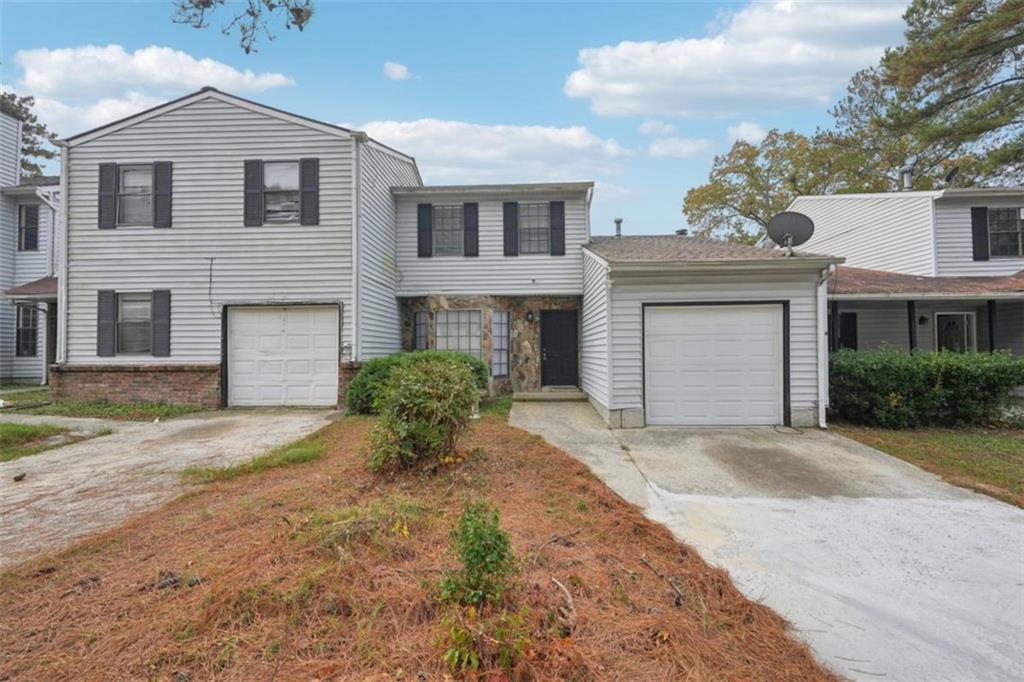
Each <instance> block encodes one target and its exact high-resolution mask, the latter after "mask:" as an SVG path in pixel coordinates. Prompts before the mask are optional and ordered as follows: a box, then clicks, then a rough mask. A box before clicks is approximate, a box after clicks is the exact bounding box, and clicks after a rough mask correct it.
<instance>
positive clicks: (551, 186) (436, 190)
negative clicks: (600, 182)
mask: <svg viewBox="0 0 1024 682" xmlns="http://www.w3.org/2000/svg"><path fill="white" fill-rule="evenodd" d="M593 187H594V183H593V182H589V181H588V182H530V183H509V184H504V185H421V186H419V187H392V188H391V193H392V194H395V195H403V194H460V195H461V194H535V193H546V192H561V193H572V194H577V193H579V194H582V193H583V192H586V191H588V190H590V189H592V188H593Z"/></svg>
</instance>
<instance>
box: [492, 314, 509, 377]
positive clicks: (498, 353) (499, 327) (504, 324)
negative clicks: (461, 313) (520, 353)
mask: <svg viewBox="0 0 1024 682" xmlns="http://www.w3.org/2000/svg"><path fill="white" fill-rule="evenodd" d="M508 323H509V313H508V311H507V310H495V311H494V312H493V313H491V376H494V377H507V376H508V348H509V324H508Z"/></svg>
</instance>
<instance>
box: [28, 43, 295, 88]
mask: <svg viewBox="0 0 1024 682" xmlns="http://www.w3.org/2000/svg"><path fill="white" fill-rule="evenodd" d="M14 62H15V64H17V65H18V66H20V67H21V68H22V69H24V75H23V77H22V79H21V85H22V87H23V88H24V89H25V90H26V91H28V92H31V93H32V94H34V95H36V96H40V97H55V98H57V99H62V100H63V99H71V98H96V97H103V96H108V95H117V94H121V93H123V92H125V91H151V92H152V91H156V92H162V93H168V92H171V93H182V92H186V91H188V90H198V89H199V88H201V87H203V86H204V85H212V86H213V87H215V88H222V89H224V90H227V91H229V92H237V93H249V92H262V91H264V90H267V89H269V88H275V87H279V86H282V85H292V84H293V81H292V79H290V78H288V77H287V76H285V75H284V74H280V73H271V72H265V73H259V74H257V73H254V72H253V71H251V70H250V69H245V70H239V69H236V68H235V67H233V66H230V65H228V64H224V63H223V62H218V61H216V60H213V59H209V58H203V59H197V58H195V57H193V56H192V55H190V54H188V53H187V52H182V51H181V50H173V49H171V48H169V47H160V46H157V45H151V46H149V47H144V48H141V49H138V50H136V51H134V52H128V51H126V50H125V49H124V48H123V47H121V46H120V45H104V46H99V45H85V46H83V47H69V48H60V49H54V50H50V49H46V48H41V49H35V50H19V51H18V52H16V53H15V55H14Z"/></svg>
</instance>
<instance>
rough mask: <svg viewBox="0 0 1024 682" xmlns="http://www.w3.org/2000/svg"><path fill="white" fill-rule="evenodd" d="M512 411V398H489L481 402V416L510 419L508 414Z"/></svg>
mask: <svg viewBox="0 0 1024 682" xmlns="http://www.w3.org/2000/svg"><path fill="white" fill-rule="evenodd" d="M511 411H512V396H500V397H497V398H487V399H486V400H482V401H481V402H480V416H482V417H501V418H502V419H508V413H509V412H511Z"/></svg>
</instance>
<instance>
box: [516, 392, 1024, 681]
mask: <svg viewBox="0 0 1024 682" xmlns="http://www.w3.org/2000/svg"><path fill="white" fill-rule="evenodd" d="M509 421H510V423H512V424H513V425H515V426H518V427H520V428H523V429H526V430H527V431H531V432H533V433H537V434H540V435H542V436H544V438H545V439H547V440H548V441H549V442H550V443H552V444H553V445H555V446H557V447H559V448H561V449H563V450H565V451H566V452H568V453H570V454H572V455H574V456H575V457H577V458H578V459H580V460H581V461H583V462H584V463H586V464H587V465H588V466H589V467H590V468H591V470H592V471H593V472H594V473H595V474H596V475H597V476H598V477H600V478H601V479H602V480H603V481H605V483H607V484H608V485H609V486H610V487H611V488H612V489H613V490H615V491H616V492H617V493H618V494H619V495H621V496H622V497H624V498H625V499H627V500H628V501H630V502H632V503H634V504H636V505H638V506H639V507H640V508H642V509H643V510H644V513H645V514H646V515H647V516H648V517H649V518H652V519H654V520H655V521H659V522H661V523H664V524H665V525H666V526H668V527H669V528H670V529H671V530H672V532H673V533H675V535H676V536H677V537H678V538H679V539H680V540H682V541H684V542H686V543H688V544H690V545H691V546H693V547H695V548H696V549H698V550H699V551H700V553H701V555H702V556H703V557H704V558H705V559H706V560H707V561H709V562H710V563H713V564H716V565H719V566H721V567H723V568H725V569H726V570H728V571H729V573H730V574H731V575H732V578H733V580H734V582H735V583H736V585H737V587H739V588H740V589H741V590H742V591H743V592H744V594H746V595H747V597H749V598H751V599H754V600H757V601H761V602H763V603H764V604H766V605H768V606H770V607H771V608H773V609H775V610H776V611H778V612H779V613H781V614H782V615H783V616H784V617H786V618H787V619H789V621H790V622H791V623H793V626H794V628H795V631H796V633H797V634H798V636H800V637H801V638H802V639H804V640H805V641H806V642H807V643H808V644H810V646H811V647H812V648H813V649H814V651H815V653H816V655H817V656H818V658H819V660H820V661H822V662H823V663H824V664H825V665H827V666H829V667H830V668H832V669H833V670H834V671H835V672H837V673H839V674H840V675H843V676H845V677H848V678H852V679H856V680H878V679H886V680H899V681H907V682H918V681H923V680H928V681H929V682H933V681H937V680H955V681H956V682H968V681H975V680H977V681H981V680H1011V679H1012V680H1020V679H1024V510H1021V509H1018V508H1016V507H1013V506H1010V505H1007V504H1003V503H1002V502H998V501H995V500H993V499H990V498H988V497H984V496H981V495H977V494H975V493H972V492H969V491H966V490H962V489H960V488H957V487H954V486H951V485H948V484H946V483H944V482H943V481H941V480H940V479H939V478H937V477H935V476H933V475H931V474H929V473H927V472H924V471H922V470H920V469H918V468H916V467H914V466H911V465H909V464H907V463H905V462H902V461H900V460H897V459H895V458H892V457H889V456H888V455H885V454H883V453H880V452H878V451H876V450H873V449H871V448H868V447H865V446H863V445H860V444H859V443H855V442H853V441H851V440H848V439H846V438H843V437H841V436H838V435H835V434H832V433H828V432H823V431H816V430H808V431H805V432H803V433H802V434H799V433H797V432H791V433H784V432H782V431H777V430H774V429H771V428H750V429H738V428H734V429H676V428H664V427H662V428H648V429H634V430H619V431H611V430H609V429H608V428H606V427H605V425H604V423H603V422H602V421H601V420H600V419H599V418H598V416H597V415H596V414H595V413H594V411H593V410H592V409H591V408H590V406H589V405H588V404H586V403H516V404H515V405H514V406H513V408H512V413H511V416H510V419H509Z"/></svg>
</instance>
